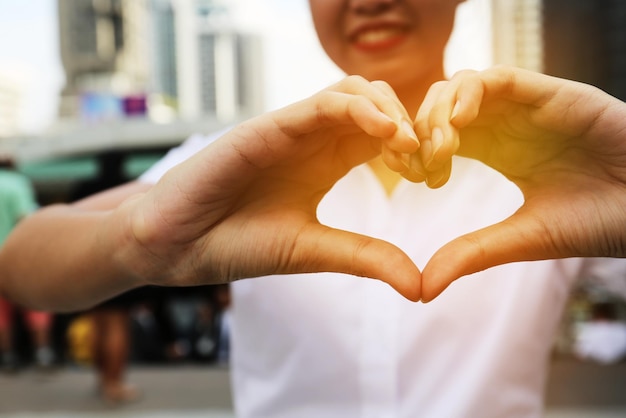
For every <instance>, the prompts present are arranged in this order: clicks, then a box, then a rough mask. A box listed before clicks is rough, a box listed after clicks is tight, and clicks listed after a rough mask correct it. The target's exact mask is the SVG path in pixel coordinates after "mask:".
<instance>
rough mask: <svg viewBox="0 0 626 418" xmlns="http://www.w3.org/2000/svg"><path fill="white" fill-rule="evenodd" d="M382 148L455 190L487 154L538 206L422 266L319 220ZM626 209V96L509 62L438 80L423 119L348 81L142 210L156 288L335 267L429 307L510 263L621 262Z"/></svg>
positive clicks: (273, 116)
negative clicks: (463, 283)
mask: <svg viewBox="0 0 626 418" xmlns="http://www.w3.org/2000/svg"><path fill="white" fill-rule="evenodd" d="M418 138H419V142H418V140H417V139H418ZM381 149H382V151H381ZM381 152H382V156H383V160H384V161H385V163H386V164H387V165H388V166H389V167H390V168H391V169H392V170H394V171H397V172H400V173H402V175H403V176H404V177H406V178H408V179H409V180H412V181H426V183H427V184H428V185H429V186H430V187H441V186H444V184H445V182H446V181H447V179H448V177H449V174H450V170H451V166H452V160H451V158H452V156H453V155H455V154H457V155H461V156H465V157H469V158H474V159H477V160H480V161H482V162H483V163H485V164H487V165H489V166H491V167H492V168H494V169H496V170H498V171H499V172H501V173H502V174H503V175H504V176H506V177H507V178H508V179H509V180H511V181H512V182H514V183H515V184H516V185H517V186H518V187H519V188H520V189H521V191H522V193H523V195H524V198H525V202H524V204H523V206H522V207H521V208H520V209H519V210H518V211H517V212H516V213H515V214H514V215H512V216H511V217H509V218H508V219H506V220H504V221H503V222H501V223H498V224H495V225H492V226H490V227H487V228H485V229H482V230H479V231H476V232H473V233H470V234H468V235H465V236H462V237H459V238H457V239H455V240H453V241H452V242H450V243H448V244H447V245H445V246H444V247H443V248H441V249H440V250H439V251H437V252H436V253H435V254H434V256H433V257H432V259H431V260H430V261H429V262H428V263H427V265H426V266H425V268H424V270H423V272H422V273H420V271H419V269H418V268H417V267H416V266H415V264H414V263H413V262H412V261H411V259H409V257H408V256H407V255H406V254H404V253H403V252H402V251H401V250H400V249H398V248H397V247H395V246H393V245H391V244H389V243H387V242H384V241H380V240H377V239H374V238H370V237H366V236H362V235H357V234H353V233H349V232H346V231H339V230H334V229H331V228H328V227H326V226H324V225H321V224H320V223H319V222H318V221H317V218H316V208H317V204H318V203H319V201H320V200H321V198H322V197H323V196H324V194H325V193H326V192H327V191H328V190H329V189H330V188H331V187H332V185H333V184H334V183H335V182H336V181H337V180H338V179H339V178H341V177H342V176H343V175H344V174H346V173H347V172H348V171H349V170H350V169H351V168H352V167H354V166H355V165H357V164H360V163H363V162H366V161H368V160H369V159H371V158H373V157H374V156H376V155H377V154H379V153H381ZM624 208H626V105H625V104H624V103H623V102H621V101H619V100H617V99H615V98H612V97H611V96H608V95H607V94H605V93H603V92H601V91H600V90H597V89H595V88H593V87H590V86H588V85H583V84H580V83H574V82H570V81H565V80H561V79H557V78H552V77H548V76H545V75H540V74H535V73H531V72H528V71H523V70H519V69H513V68H505V67H496V68H493V69H490V70H486V71H484V72H473V71H466V72H462V73H459V74H457V75H455V76H454V77H453V78H452V79H450V80H449V81H444V82H440V83H437V84H435V85H433V86H432V87H431V89H430V91H429V92H428V94H427V96H426V98H425V100H424V102H423V104H422V106H421V108H420V110H419V112H418V114H417V116H416V117H415V118H414V119H413V118H411V117H410V116H409V115H408V114H407V112H406V111H405V110H404V108H403V106H402V104H401V103H400V101H399V100H398V99H397V97H396V96H395V93H394V92H393V91H392V90H391V88H390V87H388V86H387V85H386V84H385V83H382V82H372V83H370V82H367V81H365V80H364V79H361V78H359V77H348V78H346V79H344V80H343V81H342V82H340V83H338V84H336V85H334V86H331V87H330V88H328V89H326V90H324V91H322V92H320V93H318V94H316V95H314V96H312V97H311V98H309V99H306V100H303V101H301V102H298V103H296V104H293V105H291V106H288V107H286V108H283V109H280V110H278V111H275V112H272V113H269V114H266V115H263V116H260V117H257V118H255V119H252V120H250V121H248V122H246V123H243V124H241V125H239V126H238V127H236V128H235V129H233V130H232V131H231V132H230V133H228V134H226V135H225V136H224V137H222V138H220V139H219V140H218V141H216V142H214V143H213V144H211V145H209V146H208V147H207V148H206V149H205V150H204V151H202V152H200V153H198V154H197V155H196V156H194V157H193V158H191V159H190V160H188V161H187V162H186V163H184V164H181V165H180V166H178V167H176V168H174V169H173V170H171V171H170V172H169V173H168V174H167V175H166V176H165V177H164V178H163V180H162V181H161V182H160V183H158V184H157V185H156V186H155V187H154V188H153V189H152V190H150V191H149V192H148V193H147V194H145V195H144V196H143V197H142V198H141V199H139V200H137V201H136V202H135V205H133V206H132V207H131V212H130V213H131V215H132V216H131V219H132V220H133V222H132V229H133V236H134V237H135V239H136V241H135V244H136V248H135V249H134V252H133V254H135V257H134V259H135V260H143V262H141V263H138V265H137V271H139V272H141V275H142V276H144V277H149V278H151V279H150V281H151V282H152V283H156V284H163V285H180V284H186V285H187V284H194V283H201V282H203V283H206V281H207V278H209V279H208V280H209V281H210V282H228V281H233V280H236V279H239V278H244V277H255V276H261V275H267V274H287V273H296V272H315V271H336V272H344V273H350V274H356V275H359V276H364V277H370V278H376V279H380V280H383V281H385V282H387V283H389V284H390V285H391V286H393V287H394V288H395V289H396V290H397V291H398V292H400V293H401V294H402V295H404V296H405V297H407V298H408V299H411V300H420V299H421V300H422V301H430V300H432V299H433V298H435V297H436V296H437V295H439V294H440V293H441V292H442V291H443V290H444V289H445V288H446V287H447V286H448V285H449V284H450V283H452V282H453V281H454V280H456V279H458V278H459V277H461V276H464V275H467V274H471V273H474V272H477V271H480V270H483V269H487V268H489V267H492V266H496V265H499V264H504V263H510V262H515V261H530V260H541V259H549V258H563V257H574V256H611V257H623V256H624V255H625V254H626V250H625V248H626V237H625V236H626V234H625V231H626V227H624V225H626V210H624ZM137 255H139V256H137ZM172 278H173V279H172Z"/></svg>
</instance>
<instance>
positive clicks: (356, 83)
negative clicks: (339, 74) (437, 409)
mask: <svg viewBox="0 0 626 418" xmlns="http://www.w3.org/2000/svg"><path fill="white" fill-rule="evenodd" d="M332 90H335V91H338V92H343V93H347V94H354V95H359V96H365V97H367V98H368V99H370V100H371V101H372V102H373V103H374V105H375V106H376V107H377V108H378V109H379V110H380V111H381V112H383V113H384V114H385V115H387V116H389V117H390V118H391V119H392V120H393V121H394V122H395V123H396V126H397V127H398V130H397V131H396V132H395V133H394V135H393V136H390V137H385V139H386V142H387V144H388V146H389V147H390V148H391V149H393V150H394V151H396V152H415V151H417V149H418V148H419V141H418V139H417V135H416V134H415V131H414V130H413V123H412V121H411V118H410V117H409V115H408V113H407V111H406V109H405V107H404V105H403V104H402V102H401V101H400V99H399V98H398V96H397V95H396V93H395V91H394V90H393V89H392V88H391V86H390V85H389V84H387V83H386V82H384V81H372V82H370V81H367V80H366V79H365V78H363V77H360V76H350V77H346V78H345V79H344V80H342V81H341V82H339V83H337V84H336V85H335V86H333V88H332Z"/></svg>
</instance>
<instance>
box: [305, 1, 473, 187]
mask: <svg viewBox="0 0 626 418" xmlns="http://www.w3.org/2000/svg"><path fill="white" fill-rule="evenodd" d="M460 3H462V1H460V0H403V1H398V0H337V1H328V0H310V1H309V5H310V9H311V15H312V18H313V23H314V25H315V29H316V32H317V35H318V38H319V40H320V43H321V45H322V47H323V48H324V50H325V51H326V53H327V54H328V56H329V57H330V58H331V59H332V60H333V61H334V62H335V63H336V64H337V65H338V66H339V67H340V68H341V69H342V70H343V71H345V72H346V74H359V75H360V76H362V77H365V78H366V79H368V80H370V81H373V80H384V81H386V82H387V83H388V84H389V85H390V86H391V87H392V88H393V89H394V91H395V92H396V94H397V95H398V98H399V99H400V101H401V102H402V105H403V106H404V107H405V109H406V111H407V113H408V114H409V115H411V117H413V116H414V115H415V114H416V112H417V110H418V108H419V106H420V104H421V103H422V99H423V98H424V96H425V95H426V92H427V91H428V89H429V87H430V86H431V85H432V84H433V83H435V82H438V81H440V80H443V79H444V68H443V54H444V49H445V46H446V44H447V42H448V39H449V37H450V34H451V32H452V27H453V26H454V16H455V12H456V8H457V6H458V5H459V4H460ZM428 138H429V136H428V137H424V138H420V142H423V143H424V144H425V145H426V146H427V147H428V146H430V141H427V139H428ZM423 140H425V141H423ZM382 160H383V161H384V164H383V163H382V161H373V162H372V163H370V165H371V167H372V169H373V170H374V171H375V173H376V174H377V176H378V178H379V180H380V181H381V183H382V184H383V185H384V187H385V188H386V190H387V193H388V194H391V193H393V190H394V188H395V186H396V185H397V184H398V182H399V180H400V176H399V175H396V174H394V173H392V172H391V171H390V170H389V169H388V167H391V168H392V169H393V171H396V172H399V173H401V174H402V175H403V176H405V177H407V178H408V179H410V180H412V181H424V180H426V182H427V184H428V185H429V186H430V187H439V186H440V185H442V184H444V183H445V182H446V181H447V179H448V177H449V175H450V165H449V163H446V164H444V165H442V166H440V167H437V169H433V170H431V171H430V172H427V171H426V170H425V169H424V167H423V165H422V162H421V160H420V159H419V158H413V159H408V158H406V157H403V156H402V155H401V154H400V153H396V152H393V150H390V149H383V154H382Z"/></svg>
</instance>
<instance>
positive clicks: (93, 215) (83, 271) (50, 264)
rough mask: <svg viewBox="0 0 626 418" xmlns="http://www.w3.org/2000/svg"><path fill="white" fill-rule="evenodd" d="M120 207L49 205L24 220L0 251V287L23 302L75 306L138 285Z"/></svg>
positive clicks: (68, 308)
mask: <svg viewBox="0 0 626 418" xmlns="http://www.w3.org/2000/svg"><path fill="white" fill-rule="evenodd" d="M120 213H123V211H121V210H120V209H116V210H115V211H87V210H82V209H79V208H77V207H73V206H68V205H54V206H50V207H47V208H44V209H42V210H40V211H39V212H37V213H35V214H33V215H31V216H30V217H28V218H26V219H25V220H23V221H22V222H20V224H19V225H18V226H17V227H16V228H15V230H14V231H13V233H12V234H11V235H10V236H9V239H8V240H7V241H6V243H5V245H4V246H3V247H2V248H1V249H0V291H1V293H2V294H4V295H5V296H6V297H8V298H9V299H11V300H13V301H15V302H17V303H19V304H22V305H24V306H28V307H32V308H37V309H45V310H53V311H71V310H80V309H83V308H86V307H89V306H92V305H94V304H96V303H98V302H101V301H103V300H106V299H108V298H110V297H112V296H115V295H117V294H119V293H122V292H124V291H126V290H129V289H132V288H134V287H138V286H140V285H141V284H142V283H141V281H140V280H139V278H138V277H137V276H136V275H135V274H134V273H133V271H132V269H131V268H130V263H128V262H125V260H128V258H129V257H125V256H126V255H128V251H127V249H128V248H129V243H128V241H129V239H128V236H129V233H128V230H127V228H128V227H127V225H128V222H125V221H124V220H123V216H120Z"/></svg>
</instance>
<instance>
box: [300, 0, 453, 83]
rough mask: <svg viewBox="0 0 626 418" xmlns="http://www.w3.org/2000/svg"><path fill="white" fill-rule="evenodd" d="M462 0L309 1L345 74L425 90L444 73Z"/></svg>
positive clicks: (320, 32)
mask: <svg viewBox="0 0 626 418" xmlns="http://www.w3.org/2000/svg"><path fill="white" fill-rule="evenodd" d="M461 1H462V0H309V3H310V6H311V14H312V17H313V23H314V24H315V28H316V30H317V34H318V37H319V39H320V42H321V44H322V47H323V48H324V50H325V51H326V53H327V54H328V55H329V57H330V58H331V59H332V60H333V61H334V62H335V63H336V64H337V65H338V66H339V67H340V68H341V69H342V70H344V71H345V72H346V73H347V74H359V75H361V76H363V77H365V78H367V79H369V80H385V81H387V82H388V83H389V84H391V85H392V86H393V87H394V88H395V89H396V90H398V89H400V90H401V89H421V90H423V86H422V85H424V84H427V85H428V86H429V85H430V84H432V82H434V81H436V80H440V79H442V78H443V52H444V48H445V46H446V43H447V42H448V38H449V37H450V33H451V31H452V26H453V24H454V15H455V11H456V7H457V5H458V4H459V3H461ZM398 93H400V94H401V93H402V91H398Z"/></svg>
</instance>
